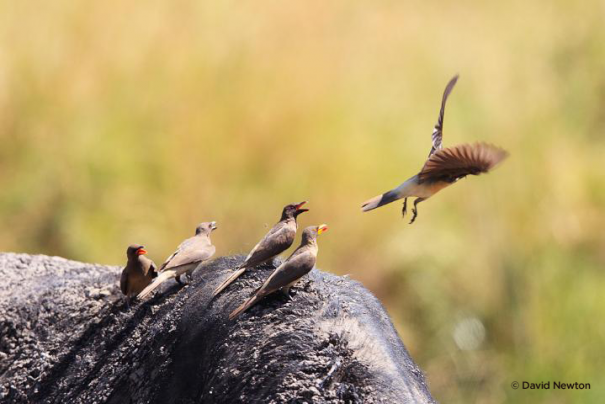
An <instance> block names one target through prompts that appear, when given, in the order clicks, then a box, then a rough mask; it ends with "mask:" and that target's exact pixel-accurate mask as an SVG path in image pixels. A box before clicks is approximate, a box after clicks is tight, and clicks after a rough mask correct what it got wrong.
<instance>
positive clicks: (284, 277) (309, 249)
mask: <svg viewBox="0 0 605 404" xmlns="http://www.w3.org/2000/svg"><path fill="white" fill-rule="evenodd" d="M327 230H328V226H326V225H325V224H322V225H320V226H311V227H307V228H306V229H305V230H304V231H303V234H302V241H301V243H300V246H299V247H298V248H297V249H296V250H295V251H294V252H293V253H292V255H290V257H288V259H287V260H286V261H284V263H283V264H281V265H280V266H279V267H278V268H277V269H276V270H275V271H273V273H272V274H271V276H269V279H267V280H266V281H265V283H264V284H263V286H261V287H260V288H259V289H258V290H257V291H256V292H255V293H254V295H253V296H252V297H250V298H249V299H248V300H246V301H245V302H244V304H242V305H241V306H239V307H238V308H237V309H235V310H233V312H232V313H231V314H230V315H229V319H230V320H233V319H234V318H235V317H237V316H239V315H240V314H241V313H243V312H244V311H246V310H248V309H249V308H250V307H252V306H254V305H255V304H256V303H258V302H259V301H260V300H261V299H262V298H263V297H265V296H267V295H270V294H271V293H273V292H275V291H277V290H281V291H282V292H284V293H285V294H286V295H288V292H289V291H290V287H292V286H293V285H294V284H295V283H296V282H297V281H298V280H299V279H300V278H302V277H303V276H304V275H305V274H307V273H309V272H310V271H311V270H312V269H313V267H314V266H315V261H316V260H317V250H318V247H317V236H319V235H320V234H322V233H325V232H326V231H327Z"/></svg>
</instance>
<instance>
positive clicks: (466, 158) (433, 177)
mask: <svg viewBox="0 0 605 404" xmlns="http://www.w3.org/2000/svg"><path fill="white" fill-rule="evenodd" d="M456 81H458V76H454V78H452V79H451V80H450V82H449V83H448V84H447V86H446V87H445V91H444V93H443V98H442V100H441V110H440V112H439V118H438V119H437V124H436V125H435V128H434V129H433V135H432V140H433V145H432V147H431V151H430V153H429V157H428V159H427V161H426V162H425V163H424V166H423V167H422V170H420V172H419V173H418V174H416V175H414V176H413V177H411V178H410V179H408V180H407V181H405V182H404V183H403V184H401V185H399V186H398V187H397V188H395V189H392V190H390V191H388V192H385V193H384V194H382V195H378V196H375V197H374V198H372V199H370V200H368V201H366V202H364V203H363V205H362V206H361V210H362V211H363V212H367V211H369V210H372V209H376V208H378V207H380V206H383V205H386V204H388V203H391V202H394V201H396V200H399V199H402V198H405V199H404V202H403V209H402V214H403V216H404V217H405V214H406V212H407V198H408V197H416V198H417V199H415V200H414V207H413V208H412V213H413V216H412V220H411V221H410V224H412V223H414V220H416V216H418V208H417V206H416V205H418V204H419V203H420V202H422V201H426V200H427V199H428V198H430V197H431V196H433V195H435V194H436V193H437V192H439V191H440V190H442V189H443V188H445V187H447V186H449V185H452V184H453V183H455V182H456V181H458V180H459V179H461V178H464V177H466V176H467V175H479V174H481V173H487V172H489V171H490V170H491V169H492V168H494V167H495V166H496V165H497V164H498V163H500V162H501V161H502V160H504V159H505V158H506V157H507V156H508V153H507V152H506V151H505V150H503V149H500V148H499V147H496V146H492V145H490V144H487V143H475V144H472V145H471V144H461V145H458V146H454V147H449V148H446V149H443V148H442V145H441V141H442V138H443V114H444V110H445V102H446V101H447V97H448V96H449V95H450V92H451V91H452V89H453V88H454V85H455V84H456Z"/></svg>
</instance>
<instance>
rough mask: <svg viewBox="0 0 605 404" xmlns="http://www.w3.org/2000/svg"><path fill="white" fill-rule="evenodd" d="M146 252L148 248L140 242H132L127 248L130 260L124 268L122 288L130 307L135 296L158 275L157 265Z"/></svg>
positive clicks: (121, 279) (121, 278)
mask: <svg viewBox="0 0 605 404" xmlns="http://www.w3.org/2000/svg"><path fill="white" fill-rule="evenodd" d="M145 254H147V250H145V247H143V246H142V245H139V244H132V245H130V246H129V247H128V249H127V250H126V257H127V258H128V262H126V266H125V267H124V269H123V270H122V276H121V277H120V290H121V291H122V293H124V295H125V296H126V304H127V305H128V306H129V307H130V302H131V301H132V299H133V297H135V296H136V295H137V294H138V293H140V292H141V291H142V290H143V289H145V287H146V286H147V285H149V284H150V283H151V281H152V280H153V278H155V277H156V276H158V273H157V267H156V266H155V264H154V263H153V261H152V260H150V259H149V258H147V257H145Z"/></svg>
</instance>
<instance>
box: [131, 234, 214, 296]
mask: <svg viewBox="0 0 605 404" xmlns="http://www.w3.org/2000/svg"><path fill="white" fill-rule="evenodd" d="M216 228H217V226H216V222H204V223H201V224H199V225H198V226H197V227H196V229H195V236H193V237H191V238H188V239H187V240H185V241H183V242H182V243H181V245H179V247H178V248H177V249H176V251H175V252H174V253H172V255H171V256H170V257H168V259H167V260H166V262H164V263H163V264H162V266H161V267H160V275H159V276H158V277H157V279H155V280H154V282H153V283H152V284H151V285H149V286H147V287H146V288H145V289H144V290H143V291H142V292H141V293H139V296H138V297H139V299H142V298H144V297H146V296H148V295H149V294H150V293H151V292H153V291H154V290H155V289H156V288H157V287H158V286H160V285H161V284H162V283H164V282H165V281H167V280H168V279H170V278H176V281H177V282H178V283H181V279H180V277H181V275H183V274H186V275H187V279H188V280H190V281H191V279H192V274H193V271H194V270H195V268H197V266H198V265H199V264H200V263H201V262H203V261H206V260H207V259H209V258H210V257H212V256H213V255H214V252H215V250H216V247H214V246H213V245H212V242H211V241H210V233H212V231H214V230H216Z"/></svg>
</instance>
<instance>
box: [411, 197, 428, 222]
mask: <svg viewBox="0 0 605 404" xmlns="http://www.w3.org/2000/svg"><path fill="white" fill-rule="evenodd" d="M424 200H425V198H416V199H415V200H414V207H413V208H412V214H413V216H412V220H411V221H410V224H412V223H414V220H416V216H418V208H417V207H416V205H418V204H419V203H420V202H422V201H424Z"/></svg>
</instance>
